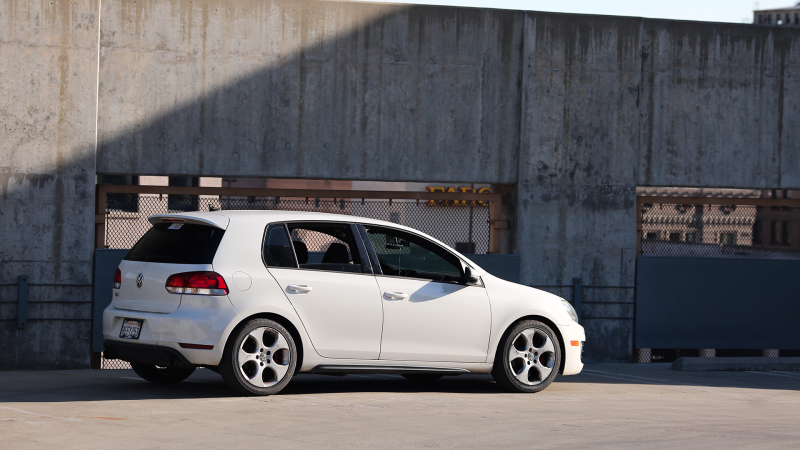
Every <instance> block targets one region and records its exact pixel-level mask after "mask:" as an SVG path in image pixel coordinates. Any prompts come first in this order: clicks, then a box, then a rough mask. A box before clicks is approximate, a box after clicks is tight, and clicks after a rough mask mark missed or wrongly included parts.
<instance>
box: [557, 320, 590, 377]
mask: <svg viewBox="0 0 800 450" xmlns="http://www.w3.org/2000/svg"><path fill="white" fill-rule="evenodd" d="M560 330H561V335H562V337H563V338H564V349H565V352H564V353H565V355H564V371H563V372H562V373H561V374H562V375H576V374H578V373H580V372H581V370H583V361H582V360H581V357H582V356H583V355H582V354H583V346H584V342H586V333H585V332H584V330H583V327H582V326H580V325H578V324H577V323H573V324H571V325H569V326H561V327H560ZM572 341H578V342H579V343H580V344H579V345H578V346H573V345H572Z"/></svg>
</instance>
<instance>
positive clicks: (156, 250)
mask: <svg viewBox="0 0 800 450" xmlns="http://www.w3.org/2000/svg"><path fill="white" fill-rule="evenodd" d="M223 234H225V230H221V229H219V228H215V227H209V226H206V225H195V224H191V223H157V224H155V225H153V228H151V229H150V230H149V231H148V232H147V233H145V235H144V236H142V238H141V239H139V242H137V243H136V245H134V246H133V248H132V249H131V250H130V251H129V252H128V254H127V255H126V256H125V260H126V261H143V262H157V263H168V264H211V262H212V261H213V260H214V254H215V253H217V248H218V247H219V243H220V241H221V240H222V235H223Z"/></svg>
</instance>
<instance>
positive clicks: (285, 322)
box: [225, 312, 304, 374]
mask: <svg viewBox="0 0 800 450" xmlns="http://www.w3.org/2000/svg"><path fill="white" fill-rule="evenodd" d="M253 319H268V320H272V321H274V322H278V323H279V324H281V325H282V326H283V327H284V328H286V330H287V331H288V332H289V334H291V335H292V339H294V342H295V345H296V346H297V364H296V365H295V369H294V373H295V374H297V372H299V371H300V367H301V366H302V365H303V355H304V348H303V339H302V337H301V336H300V332H299V331H297V327H296V326H294V324H293V323H292V321H291V320H289V319H287V318H286V317H284V316H282V315H280V314H275V313H269V312H258V313H254V314H251V315H249V316H247V317H245V318H244V319H242V320H241V321H239V323H237V324H236V326H235V327H233V330H236V329H238V328H239V327H240V326H242V325H243V324H245V323H247V322H249V321H250V320H253ZM235 338H236V333H234V332H233V331H232V332H231V333H230V334H229V335H228V339H227V340H226V341H225V346H226V347H227V345H228V343H229V342H230V340H231V339H235Z"/></svg>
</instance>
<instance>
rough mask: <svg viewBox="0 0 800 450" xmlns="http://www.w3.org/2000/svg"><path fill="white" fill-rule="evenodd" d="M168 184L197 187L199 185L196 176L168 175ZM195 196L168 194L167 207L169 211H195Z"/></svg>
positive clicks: (198, 179)
mask: <svg viewBox="0 0 800 450" xmlns="http://www.w3.org/2000/svg"><path fill="white" fill-rule="evenodd" d="M169 185H170V186H183V187H197V186H200V178H198V177H169ZM197 198H198V197H197V196H196V195H185V194H169V195H168V200H167V204H168V206H167V208H169V212H175V211H197V206H198V205H197Z"/></svg>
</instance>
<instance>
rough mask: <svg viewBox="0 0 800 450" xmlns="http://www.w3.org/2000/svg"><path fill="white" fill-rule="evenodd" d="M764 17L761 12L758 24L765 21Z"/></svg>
mask: <svg viewBox="0 0 800 450" xmlns="http://www.w3.org/2000/svg"><path fill="white" fill-rule="evenodd" d="M763 19H764V17H763V16H762V15H761V14H759V15H758V24H759V25H761V24H762V23H764V21H763Z"/></svg>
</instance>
